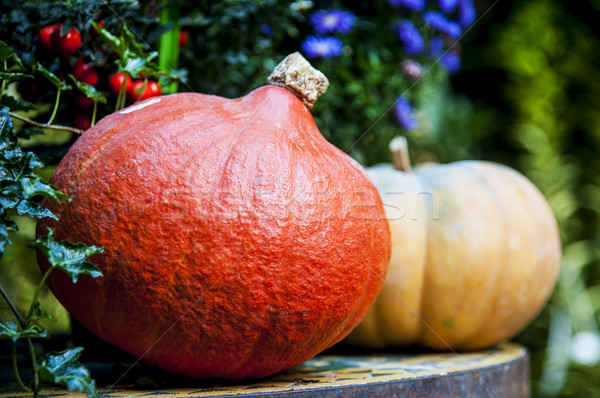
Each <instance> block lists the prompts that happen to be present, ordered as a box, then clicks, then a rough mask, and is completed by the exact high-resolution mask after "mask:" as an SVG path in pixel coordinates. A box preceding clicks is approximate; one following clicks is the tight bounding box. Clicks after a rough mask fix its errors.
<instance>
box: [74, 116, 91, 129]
mask: <svg viewBox="0 0 600 398" xmlns="http://www.w3.org/2000/svg"><path fill="white" fill-rule="evenodd" d="M73 127H75V128H76V129H80V130H84V131H85V130H87V129H89V128H90V127H92V118H91V117H89V116H88V115H83V114H81V115H77V116H76V117H75V119H74V120H73Z"/></svg>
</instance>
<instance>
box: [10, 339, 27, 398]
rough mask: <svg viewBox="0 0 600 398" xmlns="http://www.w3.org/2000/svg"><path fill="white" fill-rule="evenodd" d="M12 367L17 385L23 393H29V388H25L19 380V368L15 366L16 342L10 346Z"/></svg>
mask: <svg viewBox="0 0 600 398" xmlns="http://www.w3.org/2000/svg"><path fill="white" fill-rule="evenodd" d="M12 367H13V372H14V374H15V380H17V384H18V385H19V387H20V388H21V390H23V391H27V392H31V388H29V387H27V386H26V385H25V383H23V380H21V375H20V374H19V367H18V365H17V342H16V341H13V344H12Z"/></svg>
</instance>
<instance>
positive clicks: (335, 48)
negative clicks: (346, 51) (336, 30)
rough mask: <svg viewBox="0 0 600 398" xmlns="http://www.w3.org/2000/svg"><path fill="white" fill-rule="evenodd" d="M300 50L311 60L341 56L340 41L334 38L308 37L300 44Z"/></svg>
mask: <svg viewBox="0 0 600 398" xmlns="http://www.w3.org/2000/svg"><path fill="white" fill-rule="evenodd" d="M302 50H304V52H305V53H306V55H308V56H309V57H312V58H316V57H321V58H329V57H334V56H338V55H342V41H341V40H340V39H338V38H336V37H317V36H308V37H307V38H306V40H304V42H303V43H302Z"/></svg>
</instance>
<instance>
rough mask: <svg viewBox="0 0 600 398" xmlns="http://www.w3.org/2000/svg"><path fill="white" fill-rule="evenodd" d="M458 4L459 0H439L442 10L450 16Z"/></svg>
mask: <svg viewBox="0 0 600 398" xmlns="http://www.w3.org/2000/svg"><path fill="white" fill-rule="evenodd" d="M456 3H458V0H438V4H439V6H440V10H442V11H444V12H445V13H446V14H450V13H451V12H452V11H454V9H455V8H456Z"/></svg>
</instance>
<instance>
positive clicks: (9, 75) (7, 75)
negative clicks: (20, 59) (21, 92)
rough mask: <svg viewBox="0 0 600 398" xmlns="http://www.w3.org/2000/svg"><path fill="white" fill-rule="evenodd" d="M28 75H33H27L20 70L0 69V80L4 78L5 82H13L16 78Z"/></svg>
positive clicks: (19, 78)
mask: <svg viewBox="0 0 600 398" xmlns="http://www.w3.org/2000/svg"><path fill="white" fill-rule="evenodd" d="M28 77H33V76H31V75H28V74H27V73H21V72H5V71H0V80H5V81H6V82H9V83H10V82H14V81H16V80H21V79H26V78H28Z"/></svg>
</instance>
